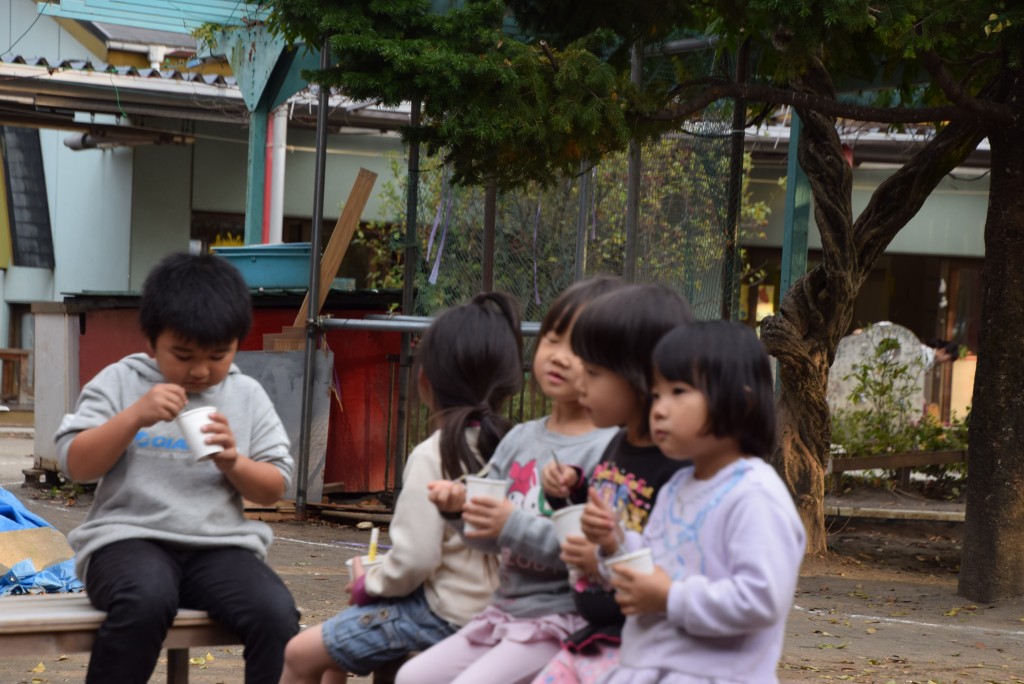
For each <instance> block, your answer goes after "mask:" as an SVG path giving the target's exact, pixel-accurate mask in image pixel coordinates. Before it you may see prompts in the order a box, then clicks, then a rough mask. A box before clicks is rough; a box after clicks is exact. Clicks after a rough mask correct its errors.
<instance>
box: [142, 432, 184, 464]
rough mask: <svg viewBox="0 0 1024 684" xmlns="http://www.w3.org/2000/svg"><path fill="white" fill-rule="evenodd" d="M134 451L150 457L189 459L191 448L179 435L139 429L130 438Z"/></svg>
mask: <svg viewBox="0 0 1024 684" xmlns="http://www.w3.org/2000/svg"><path fill="white" fill-rule="evenodd" d="M132 444H133V446H134V447H135V453H136V454H137V455H139V456H148V457H152V458H181V459H191V458H192V450H191V449H190V448H189V446H188V442H186V441H185V438H184V437H182V436H180V434H179V435H173V434H167V433H166V432H165V433H164V434H161V433H160V432H158V431H154V432H149V431H146V430H139V431H138V432H137V433H136V434H135V439H133V440H132Z"/></svg>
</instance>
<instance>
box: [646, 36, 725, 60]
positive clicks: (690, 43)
mask: <svg viewBox="0 0 1024 684" xmlns="http://www.w3.org/2000/svg"><path fill="white" fill-rule="evenodd" d="M719 40H720V38H719V36H704V37H703V38H683V39H682V40H670V41H668V42H667V43H662V44H661V45H651V46H649V47H648V48H647V49H645V50H644V56H646V57H652V56H657V55H680V54H682V53H684V52H697V51H698V50H708V49H710V48H713V47H715V46H716V45H718V41H719Z"/></svg>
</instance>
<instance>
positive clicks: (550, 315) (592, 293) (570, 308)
mask: <svg viewBox="0 0 1024 684" xmlns="http://www.w3.org/2000/svg"><path fill="white" fill-rule="evenodd" d="M625 284H626V283H625V281H624V280H622V278H619V277H618V276H613V275H596V276H593V277H592V278H587V279H586V280H581V281H579V282H578V283H574V284H572V285H570V286H569V287H567V288H565V289H564V290H562V292H561V294H559V295H558V297H556V298H555V301H553V302H551V306H550V307H549V308H548V311H547V313H546V314H544V320H543V321H541V323H540V333H539V334H538V335H537V337H538V338H540V337H544V336H545V335H547V334H548V333H549V332H552V331H553V332H554V333H555V334H557V335H561V334H563V333H564V332H565V331H566V330H567V329H568V328H569V326H570V325H571V324H572V322H573V320H575V318H576V315H577V314H579V312H580V311H581V310H582V309H583V307H585V306H586V305H587V304H588V303H589V302H590V301H592V300H594V299H596V298H597V297H600V296H601V295H603V294H605V293H606V292H611V291H612V290H615V289H618V288H620V287H622V286H623V285H625Z"/></svg>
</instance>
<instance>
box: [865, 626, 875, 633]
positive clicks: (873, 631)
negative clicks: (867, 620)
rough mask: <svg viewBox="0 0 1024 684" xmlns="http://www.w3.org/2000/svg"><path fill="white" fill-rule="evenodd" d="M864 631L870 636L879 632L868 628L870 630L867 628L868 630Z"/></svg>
mask: <svg viewBox="0 0 1024 684" xmlns="http://www.w3.org/2000/svg"><path fill="white" fill-rule="evenodd" d="M864 631H865V632H867V633H868V634H874V633H875V632H877V631H878V630H877V629H875V628H874V627H868V628H867V629H865V630H864Z"/></svg>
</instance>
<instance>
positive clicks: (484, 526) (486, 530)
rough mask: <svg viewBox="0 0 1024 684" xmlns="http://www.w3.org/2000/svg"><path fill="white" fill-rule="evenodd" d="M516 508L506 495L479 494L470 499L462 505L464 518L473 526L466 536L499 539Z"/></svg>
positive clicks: (468, 537) (469, 537)
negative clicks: (494, 497) (492, 496)
mask: <svg viewBox="0 0 1024 684" xmlns="http://www.w3.org/2000/svg"><path fill="white" fill-rule="evenodd" d="M515 509H516V507H515V504H513V503H512V502H511V501H509V500H508V499H506V498H504V497H502V498H500V499H492V498H491V497H489V496H478V497H474V498H472V499H470V500H469V501H467V502H466V504H465V505H464V506H463V507H462V519H463V520H464V521H465V522H466V523H467V524H469V525H472V526H473V530H472V531H469V532H466V538H467V539H497V538H498V535H500V534H501V531H502V530H503V529H504V528H505V523H506V522H507V521H508V516H510V515H512V511H514V510H515Z"/></svg>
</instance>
